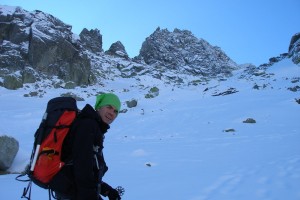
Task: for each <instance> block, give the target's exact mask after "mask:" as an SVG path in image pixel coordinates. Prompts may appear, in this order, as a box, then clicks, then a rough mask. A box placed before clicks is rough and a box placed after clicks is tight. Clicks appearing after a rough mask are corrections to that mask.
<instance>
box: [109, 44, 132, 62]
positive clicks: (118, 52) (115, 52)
mask: <svg viewBox="0 0 300 200" xmlns="http://www.w3.org/2000/svg"><path fill="white" fill-rule="evenodd" d="M105 53H106V54H109V55H112V56H117V57H122V58H125V59H129V56H128V54H127V52H126V50H125V47H124V45H123V44H122V43H121V42H120V41H117V42H115V43H113V44H112V45H111V46H110V48H109V50H107V51H106V52H105Z"/></svg>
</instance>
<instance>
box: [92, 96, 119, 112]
mask: <svg viewBox="0 0 300 200" xmlns="http://www.w3.org/2000/svg"><path fill="white" fill-rule="evenodd" d="M108 105H110V106H113V107H115V109H117V111H118V112H119V111H120V109H121V102H120V99H119V97H118V96H117V95H115V94H112V93H105V94H99V95H97V96H96V103H95V110H98V109H99V108H101V107H103V106H108Z"/></svg>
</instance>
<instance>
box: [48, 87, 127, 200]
mask: <svg viewBox="0 0 300 200" xmlns="http://www.w3.org/2000/svg"><path fill="white" fill-rule="evenodd" d="M120 108H121V102H120V100H119V98H118V97H117V96H116V95H115V94H112V93H105V94H101V95H97V96H96V103H95V107H94V108H93V107H92V106H91V105H90V104H86V105H85V107H84V108H83V109H82V110H81V111H80V112H79V114H78V117H77V118H76V119H75V121H74V123H73V125H72V127H71V129H70V133H69V134H68V135H67V137H66V138H65V141H64V144H63V149H62V155H61V158H62V160H63V161H64V162H65V165H64V166H63V168H62V169H61V171H60V172H59V173H58V174H57V175H56V176H55V177H54V178H53V180H52V181H51V183H50V188H51V189H52V190H53V191H54V193H55V196H56V198H57V199H59V200H101V199H102V198H101V196H100V194H101V195H103V196H105V197H108V198H109V200H119V199H121V197H120V195H119V193H118V191H117V190H116V189H113V188H112V187H111V186H110V185H109V184H107V183H105V182H104V181H102V177H103V176H104V174H105V173H106V171H107V170H108V167H107V165H106V163H105V160H104V156H103V153H102V150H103V142H104V135H105V133H106V132H107V130H108V129H109V128H110V124H111V123H112V122H113V121H114V120H115V119H116V117H117V116H118V113H119V111H120ZM99 193H100V194H99Z"/></svg>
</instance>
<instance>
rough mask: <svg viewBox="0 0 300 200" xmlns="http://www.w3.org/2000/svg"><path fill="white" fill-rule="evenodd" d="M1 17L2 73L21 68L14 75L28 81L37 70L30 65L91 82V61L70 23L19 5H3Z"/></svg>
mask: <svg viewBox="0 0 300 200" xmlns="http://www.w3.org/2000/svg"><path fill="white" fill-rule="evenodd" d="M0 19H1V22H0V32H1V34H0V42H1V49H0V51H1V56H0V69H1V71H0V76H2V77H6V76H12V73H15V72H19V73H18V74H14V76H16V77H17V79H19V80H23V82H22V83H26V80H28V77H32V76H33V75H34V73H33V72H34V71H28V70H25V69H26V68H28V67H31V68H32V69H34V70H35V71H36V72H37V73H38V74H44V75H46V76H51V77H52V76H57V77H58V78H60V79H62V80H65V81H73V82H75V83H76V84H77V85H80V84H88V83H89V76H90V68H91V66H90V62H89V59H88V58H87V56H86V55H85V54H84V53H83V51H82V47H81V44H80V42H79V41H78V40H76V39H75V37H73V33H72V32H71V28H72V27H71V26H70V25H67V24H65V23H63V22H62V21H60V20H59V19H57V18H55V17H53V16H52V15H50V14H46V13H43V12H41V11H37V10H36V11H33V12H28V11H25V10H23V9H22V8H20V7H7V6H2V7H0ZM30 73H31V74H30ZM30 81H34V80H33V79H32V78H31V80H30ZM9 85H10V84H9ZM20 86H22V85H18V86H17V87H20ZM14 87H15V86H14ZM14 87H8V88H9V89H14Z"/></svg>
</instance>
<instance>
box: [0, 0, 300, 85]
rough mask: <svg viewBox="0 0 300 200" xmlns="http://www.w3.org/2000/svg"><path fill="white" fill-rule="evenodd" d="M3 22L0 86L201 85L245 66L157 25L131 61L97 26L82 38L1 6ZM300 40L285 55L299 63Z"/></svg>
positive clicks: (48, 18)
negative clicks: (149, 80) (144, 80)
mask: <svg viewBox="0 0 300 200" xmlns="http://www.w3.org/2000/svg"><path fill="white" fill-rule="evenodd" d="M0 20H1V21H0V32H1V34H0V46H1V48H0V53H1V54H0V68H1V70H0V86H2V87H5V88H8V89H17V88H21V87H24V86H25V85H26V84H28V83H31V84H35V85H36V87H39V88H41V89H43V88H45V87H54V88H61V87H63V88H74V87H76V86H82V87H86V86H88V85H94V84H99V83H103V82H104V81H105V80H111V79H115V78H119V77H122V78H135V79H136V80H137V81H138V80H139V77H140V76H142V75H148V76H151V77H154V78H156V79H158V80H162V81H163V82H165V83H170V84H173V85H189V84H201V83H205V82H207V81H209V80H211V79H218V80H222V79H224V78H227V77H230V76H231V75H232V72H233V71H234V70H236V69H239V68H240V67H241V66H238V65H237V64H236V63H235V62H234V61H233V60H231V59H230V58H229V57H228V56H227V55H226V54H225V52H223V51H222V50H221V48H219V47H214V46H211V45H210V44H209V43H208V42H207V41H205V40H203V39H201V38H200V39H199V38H196V37H195V36H193V34H192V33H191V32H190V31H187V30H179V29H174V31H173V32H170V31H168V30H166V29H163V30H161V29H160V28H157V29H156V30H155V31H154V33H153V34H151V35H150V36H149V37H147V38H146V39H145V42H143V44H142V45H141V50H140V54H139V55H137V56H136V57H134V58H132V59H131V58H129V57H128V54H127V52H126V48H125V47H124V46H123V44H122V43H121V42H120V41H116V42H115V43H113V44H112V45H111V47H110V49H109V50H107V51H103V49H102V35H101V34H100V31H99V30H98V29H95V30H87V29H85V28H84V29H83V30H82V32H81V33H80V34H79V36H78V35H75V34H73V33H72V30H71V29H72V27H71V25H68V24H65V23H64V22H62V21H61V20H59V19H57V18H56V17H54V16H52V15H51V14H47V13H44V12H42V11H38V10H35V11H32V12H28V11H26V10H24V9H22V8H20V7H10V6H0ZM298 41H299V37H297V35H295V36H294V37H293V38H292V40H291V44H290V52H289V54H287V53H286V54H282V55H283V58H286V57H292V58H293V61H294V62H295V63H296V62H297V61H298V57H299V56H298V54H299V45H298V44H299V42H298ZM274 60H275V62H277V61H278V59H277V58H276V57H275V58H273V59H272V60H271V62H272V63H273V61H274Z"/></svg>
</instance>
